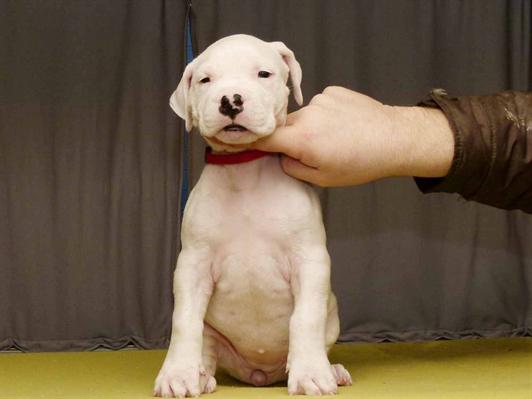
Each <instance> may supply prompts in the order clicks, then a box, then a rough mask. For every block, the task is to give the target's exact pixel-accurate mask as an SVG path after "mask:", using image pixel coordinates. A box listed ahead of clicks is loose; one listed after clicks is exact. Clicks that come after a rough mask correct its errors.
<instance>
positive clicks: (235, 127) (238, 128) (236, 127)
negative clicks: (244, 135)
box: [223, 123, 248, 132]
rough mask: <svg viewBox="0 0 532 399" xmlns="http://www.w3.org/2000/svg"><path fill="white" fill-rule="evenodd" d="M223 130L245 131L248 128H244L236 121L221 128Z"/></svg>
mask: <svg viewBox="0 0 532 399" xmlns="http://www.w3.org/2000/svg"><path fill="white" fill-rule="evenodd" d="M223 130H224V132H245V131H247V130H248V129H246V128H245V127H244V126H242V125H238V124H236V123H231V124H229V125H227V126H226V127H224V128H223Z"/></svg>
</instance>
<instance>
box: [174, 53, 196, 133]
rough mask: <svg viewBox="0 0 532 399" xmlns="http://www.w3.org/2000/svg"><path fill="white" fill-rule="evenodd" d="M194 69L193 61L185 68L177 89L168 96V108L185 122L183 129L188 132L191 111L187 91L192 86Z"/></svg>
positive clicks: (190, 123)
mask: <svg viewBox="0 0 532 399" xmlns="http://www.w3.org/2000/svg"><path fill="white" fill-rule="evenodd" d="M194 67H195V65H194V61H192V62H190V63H189V64H188V65H187V66H186V68H185V71H184V72H183V76H182V77H181V81H180V82H179V84H178V85H177V89H175V91H174V92H173V94H172V95H171V96H170V107H172V109H173V110H174V112H175V113H176V114H177V115H179V116H180V117H181V118H183V119H184V120H185V128H186V129H187V131H188V132H190V130H192V110H191V108H190V103H189V91H190V87H191V84H192V76H193V75H194Z"/></svg>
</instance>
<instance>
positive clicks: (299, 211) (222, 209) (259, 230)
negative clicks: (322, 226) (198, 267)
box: [187, 188, 314, 248]
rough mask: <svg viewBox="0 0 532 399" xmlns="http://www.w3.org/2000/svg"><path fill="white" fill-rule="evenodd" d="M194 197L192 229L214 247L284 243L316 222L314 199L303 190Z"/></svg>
mask: <svg viewBox="0 0 532 399" xmlns="http://www.w3.org/2000/svg"><path fill="white" fill-rule="evenodd" d="M195 197H199V198H197V200H198V204H197V205H196V206H194V208H196V209H195V211H194V212H193V213H194V214H193V215H187V216H191V217H190V218H189V219H190V220H189V225H190V230H191V231H192V232H194V235H195V236H198V237H201V239H202V240H204V242H205V243H208V244H209V246H211V248H217V247H226V246H230V245H242V246H243V247H249V246H255V245H258V244H260V245H261V246H262V247H264V246H265V245H266V246H267V245H274V246H275V245H280V244H282V245H283V246H285V244H288V243H289V241H290V240H293V239H296V238H297V235H298V232H300V231H303V230H305V229H306V228H308V225H309V224H312V223H313V220H312V219H313V217H314V215H313V212H312V211H311V207H312V204H311V201H310V199H309V198H308V195H307V193H305V192H301V190H287V191H286V192H282V191H270V190H267V189H262V188H261V189H256V190H243V191H230V190H219V191H218V192H216V191H215V192H211V193H210V195H201V196H195ZM195 199H196V198H195Z"/></svg>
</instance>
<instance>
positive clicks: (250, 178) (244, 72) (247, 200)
mask: <svg viewBox="0 0 532 399" xmlns="http://www.w3.org/2000/svg"><path fill="white" fill-rule="evenodd" d="M260 70H268V71H269V72H272V73H273V75H272V76H270V77H269V78H267V79H265V78H259V77H258V76H257V74H258V72H259V71H260ZM289 72H290V74H292V83H293V84H294V88H293V91H294V95H295V97H296V99H297V101H298V102H299V103H301V102H302V96H301V90H300V87H299V85H300V82H301V69H300V67H299V64H298V63H297V61H296V60H295V58H294V55H293V53H292V52H291V51H290V50H289V49H288V48H287V47H286V46H285V45H284V44H282V43H280V42H274V43H266V42H263V41H261V40H259V39H257V38H254V37H252V36H246V35H235V36H229V37H226V38H224V39H221V40H219V41H218V42H216V43H214V44H213V45H211V46H210V47H209V48H208V49H207V50H205V51H204V52H203V53H202V54H200V55H199V56H198V58H196V59H195V60H194V61H193V62H192V63H191V64H189V66H188V67H187V70H186V71H185V73H184V74H183V79H182V81H181V82H180V84H179V86H178V88H177V89H176V92H175V93H174V94H173V95H172V98H171V105H172V108H173V109H174V110H175V111H176V112H177V113H178V114H179V115H180V116H181V117H183V118H184V119H185V120H187V124H188V128H189V129H190V128H191V127H192V126H197V127H198V128H199V131H200V133H201V135H202V136H203V137H204V138H205V140H206V141H207V142H208V143H209V144H210V145H211V146H212V147H213V148H214V150H217V151H235V147H233V146H231V144H233V143H240V144H242V143H249V142H252V141H254V140H257V139H259V138H261V137H264V136H266V135H268V134H271V133H272V132H273V131H274V130H275V127H276V126H278V125H281V124H284V122H285V118H286V106H287V101H288V94H289V90H288V88H287V87H286V82H287V79H288V74H289ZM206 76H209V77H210V78H211V81H210V82H209V83H206V84H202V83H200V82H199V80H201V79H203V78H204V77H206ZM234 93H239V94H241V95H242V97H243V98H244V111H243V112H241V113H240V114H238V115H237V116H236V119H235V121H234V122H235V123H238V124H241V125H243V126H245V127H246V128H247V131H246V132H225V131H223V127H224V126H226V125H228V124H229V123H230V122H231V119H230V118H229V117H228V116H224V115H222V114H221V113H220V112H219V110H218V107H219V106H220V99H221V97H222V96H224V95H226V96H232V95H233V94H234ZM228 133H235V134H228ZM239 148H240V147H239ZM181 234H182V236H181V239H182V250H181V253H180V254H179V258H178V262H177V268H176V271H175V278H174V295H175V309H174V314H173V325H172V336H171V342H170V348H169V350H168V354H167V357H166V359H165V362H164V364H163V367H162V369H161V371H160V373H159V376H158V377H157V380H156V384H155V394H156V395H158V396H169V397H172V396H176V397H185V396H197V395H199V394H201V393H209V392H212V391H213V390H214V389H215V387H216V381H215V379H214V374H215V371H216V367H217V366H220V367H222V368H224V369H226V370H227V372H229V374H231V375H232V376H234V377H235V378H238V379H240V380H242V381H244V382H248V383H251V384H255V385H267V384H271V383H274V382H276V381H282V380H286V378H287V377H288V391H289V393H290V394H309V395H310V394H313V395H318V394H329V393H335V392H336V389H337V385H346V384H350V383H351V377H350V376H349V373H348V372H347V371H346V370H345V369H344V368H343V367H342V366H341V365H333V366H331V365H330V363H329V360H328V358H327V350H328V348H329V347H330V346H331V345H332V344H333V343H334V342H335V341H336V339H337V337H338V332H339V322H338V314H337V312H338V311H337V305H336V298H335V297H334V295H333V293H332V292H331V290H330V276H329V273H330V260H329V255H328V253H327V249H326V246H325V240H326V237H325V230H324V227H323V222H322V216H321V208H320V204H319V200H318V197H317V195H316V194H315V192H314V191H313V189H312V188H311V187H310V186H309V185H307V184H305V183H303V182H300V181H298V180H295V179H293V178H291V177H289V176H287V175H286V174H285V173H284V172H283V171H282V169H281V167H280V163H279V158H278V157H277V156H267V157H264V158H260V159H258V160H255V161H252V162H248V163H243V164H237V165H224V166H219V165H206V166H205V168H204V170H203V173H202V175H201V177H200V179H199V181H198V184H197V185H196V186H195V187H194V190H193V191H192V193H191V195H190V198H189V200H188V203H187V206H186V210H185V216H184V220H183V226H182V232H181ZM287 372H288V376H287Z"/></svg>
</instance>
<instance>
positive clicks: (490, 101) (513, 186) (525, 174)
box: [415, 90, 532, 213]
mask: <svg viewBox="0 0 532 399" xmlns="http://www.w3.org/2000/svg"><path fill="white" fill-rule="evenodd" d="M420 105H422V106H429V107H434V108H440V109H441V110H442V111H443V112H444V113H445V115H446V116H447V118H448V119H449V122H450V124H451V128H452V129H453V133H454V139H455V153H454V158H453V162H452V166H451V169H450V171H449V174H448V175H447V176H446V177H443V178H419V177H416V178H415V181H416V184H417V185H418V187H419V189H420V190H421V191H422V192H423V193H433V192H449V193H458V194H460V195H461V196H463V197H464V198H465V199H467V200H472V201H477V202H481V203H484V204H488V205H492V206H495V207H498V208H503V209H521V210H523V211H525V212H527V213H532V93H523V92H517V91H506V92H502V93H498V94H494V95H488V96H478V97H473V96H470V97H458V98H451V97H448V96H447V95H446V93H445V92H444V91H443V90H435V91H433V92H432V93H431V96H430V99H429V100H428V101H425V102H423V103H421V104H420Z"/></svg>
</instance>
